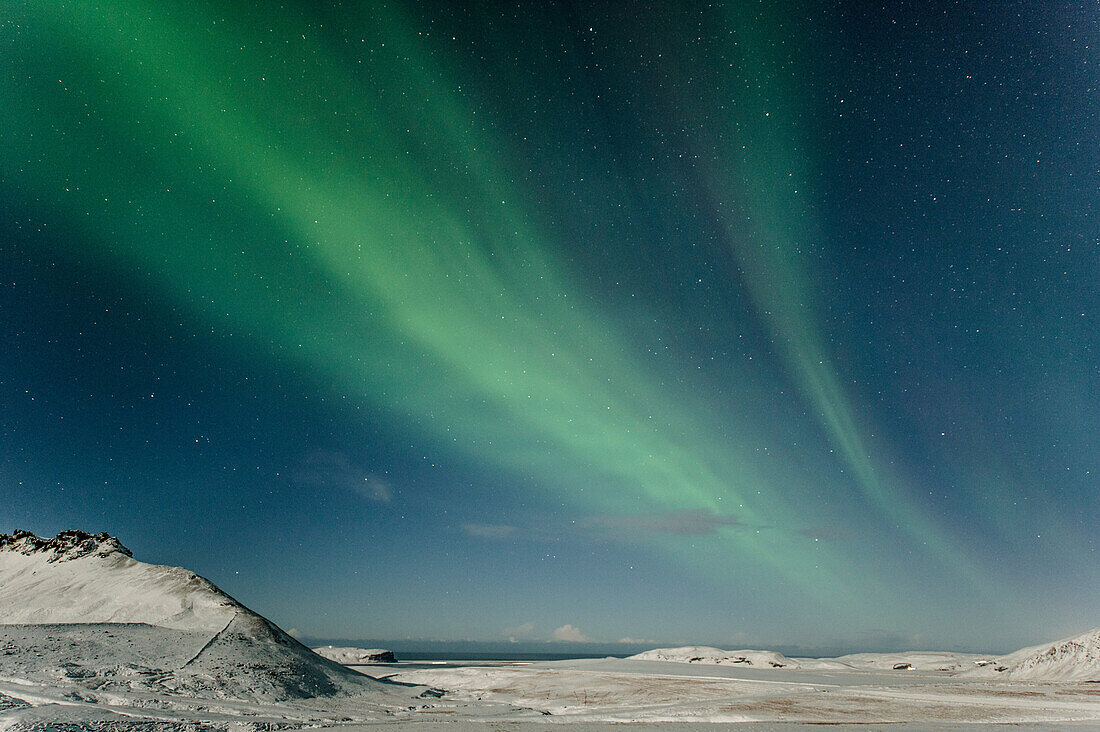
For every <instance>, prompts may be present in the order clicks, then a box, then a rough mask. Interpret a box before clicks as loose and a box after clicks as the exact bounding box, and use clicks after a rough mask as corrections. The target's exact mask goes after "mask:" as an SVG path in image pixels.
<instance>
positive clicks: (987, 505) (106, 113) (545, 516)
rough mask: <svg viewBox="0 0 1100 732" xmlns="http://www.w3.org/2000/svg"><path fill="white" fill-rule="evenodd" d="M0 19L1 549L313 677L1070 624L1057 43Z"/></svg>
mask: <svg viewBox="0 0 1100 732" xmlns="http://www.w3.org/2000/svg"><path fill="white" fill-rule="evenodd" d="M0 23H2V26H0V44H2V45H0V49H2V51H0V52H2V54H3V57H4V59H5V61H6V63H5V71H4V74H3V85H2V87H0V99H2V100H3V102H2V103H0V125H2V133H0V196H2V200H3V202H4V207H3V210H4V214H5V215H4V222H3V238H2V239H0V266H2V268H3V274H4V278H3V284H4V288H3V293H4V294H3V299H2V300H0V315H2V319H0V326H2V328H3V331H2V333H3V340H4V343H5V347H4V348H3V349H2V351H3V355H2V356H0V364H2V370H0V387H2V388H0V395H2V396H0V399H2V402H0V411H2V415H3V416H2V417H0V425H2V432H0V434H2V435H3V442H4V445H5V448H4V450H3V453H2V462H0V497H2V498H3V502H4V504H5V505H6V506H8V510H7V511H6V512H5V514H6V517H5V518H6V522H7V523H8V524H10V525H8V526H7V527H4V528H0V531H11V530H12V529H14V528H28V529H31V530H34V531H36V532H39V533H49V532H53V531H57V530H60V529H65V528H83V529H86V530H90V531H100V530H106V531H110V532H112V533H114V534H116V535H118V536H120V537H121V538H122V540H123V542H124V543H125V544H126V545H127V546H129V547H130V548H131V549H133V550H134V552H135V555H136V556H139V557H141V558H145V559H147V560H149V561H156V562H162V563H171V564H182V565H185V566H187V567H189V568H190V569H193V570H195V571H197V572H199V573H200V574H203V575H204V576H207V577H209V578H210V579H212V580H213V581H215V582H216V583H218V584H219V585H220V586H222V587H223V588H224V589H226V590H227V591H228V592H230V593H231V594H233V595H235V596H236V597H238V598H239V599H241V600H242V601H243V602H245V603H246V604H248V605H250V606H251V607H254V608H255V609H257V610H259V611H261V612H262V613H263V614H265V615H267V616H268V617H271V618H272V619H273V620H275V621H276V622H278V623H280V624H281V625H283V626H284V627H297V628H298V629H299V630H300V631H301V632H303V633H305V634H308V635H310V636H313V637H329V638H331V637H343V638H355V637H361V638H404V637H414V638H441V639H465V638H472V639H477V640H498V639H499V640H502V641H503V640H505V639H507V638H510V637H512V638H519V639H549V638H553V637H555V635H556V637H557V638H559V639H563V640H572V641H577V640H580V639H581V637H582V636H583V637H587V638H591V639H596V640H600V641H608V642H613V641H617V640H618V639H620V638H630V639H636V640H639V641H644V642H646V643H648V642H651V641H652V642H655V643H669V642H693V643H713V644H717V645H725V646H738V645H741V644H749V643H752V644H757V645H771V646H776V645H784V644H785V645H786V646H787V647H790V646H796V645H801V646H804V647H807V648H813V647H828V648H834V647H836V648H839V647H842V646H845V645H850V644H856V643H858V644H862V645H863V646H864V647H870V646H876V647H886V646H891V645H893V646H899V645H912V644H918V645H922V646H925V647H927V646H928V645H929V644H931V645H937V646H942V647H950V646H954V647H963V646H967V647H978V646H983V645H984V646H985V647H987V648H990V647H992V648H1005V649H1011V648H1014V647H1018V646H1021V645H1024V644H1025V643H1029V642H1038V641H1040V640H1046V639H1049V638H1050V637H1058V636H1060V635H1069V634H1071V633H1073V632H1079V631H1080V630H1083V629H1085V628H1088V627H1093V626H1095V625H1096V624H1097V622H1098V621H1097V618H1096V608H1097V607H1100V589H1098V588H1100V562H1098V561H1097V559H1098V557H1097V553H1096V539H1095V535H1096V534H1097V527H1098V525H1100V515H1098V509H1100V497H1098V490H1097V489H1098V487H1100V486H1098V483H1097V469H1098V466H1097V455H1098V454H1100V449H1098V446H1097V444H1096V437H1097V432H1098V424H1097V419H1096V414H1098V413H1100V400H1098V395H1100V391H1098V367H1097V361H1096V333H1097V332H1098V331H1100V329H1098V328H1097V325H1098V324H1097V304H1098V302H1097V301H1098V287H1097V285H1098V283H1100V258H1098V240H1097V235H1096V232H1097V231H1098V228H1097V225H1096V221H1095V217H1096V204H1097V190H1098V183H1100V173H1098V166H1097V160H1098V159H1100V156H1098V153H1100V149H1098V141H1100V113H1098V110H1097V104H1096V89H1097V82H1098V78H1097V70H1096V64H1095V60H1094V53H1093V51H1092V49H1095V48H1096V41H1097V32H1098V23H1100V16H1098V15H1097V13H1096V10H1095V8H1094V7H1093V8H1089V7H1088V5H1087V4H1084V3H1082V4H1080V5H1076V4H1058V5H1055V4H1034V3H1008V4H999V5H996V6H989V7H980V6H973V7H969V8H966V7H959V6H957V5H955V4H952V3H932V4H931V5H929V4H923V5H920V6H912V7H911V6H908V5H905V6H901V7H897V8H887V9H883V8H881V7H877V6H872V5H870V4H863V3H855V4H850V5H849V4H844V5H843V6H842V8H841V9H839V10H825V9H823V8H821V7H819V6H816V5H812V4H806V5H797V6H792V5H789V4H783V3H766V2H765V3H747V4H730V5H729V6H728V7H722V6H719V7H706V6H703V5H701V4H700V5H697V6H693V5H692V4H671V3H670V4H667V5H665V4H652V5H646V6H633V5H631V6H629V7H628V8H623V9H617V10H616V9H609V8H604V7H596V6H595V5H593V6H591V7H589V6H587V5H585V4H576V3H570V4H561V5H559V4H539V5H538V7H535V6H533V5H532V6H528V5H527V4H519V5H516V4H491V3H490V4H477V5H476V6H473V7H459V6H457V5H455V4H399V3H392V4H374V3H366V4H361V5H350V6H341V5H338V6H335V7H329V8H326V9H323V10H321V9H318V8H317V7H315V5H314V4H304V3H303V4H293V3H292V4H288V5H284V6H282V7H279V8H278V9H272V8H269V7H261V6H259V5H258V4H256V5H253V4H247V3H220V2H212V1H211V2H201V3H192V4H184V3H175V2H142V1H139V0H119V1H117V2H106V3H85V2H66V3H53V2H24V1H20V2H16V3H14V4H12V5H10V6H9V7H8V8H7V9H5V10H4V11H3V14H2V15H0ZM559 631H560V632H559Z"/></svg>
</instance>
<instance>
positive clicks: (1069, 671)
mask: <svg viewBox="0 0 1100 732" xmlns="http://www.w3.org/2000/svg"><path fill="white" fill-rule="evenodd" d="M630 659H631V660H637V661H670V662H674V663H705V664H718V665H723V666H743V667H751V668H764V669H767V668H776V669H778V668H785V669H802V670H814V671H825V670H830V669H832V670H845V669H848V670H856V671H899V672H904V671H935V672H945V673H959V674H962V675H964V676H981V677H998V678H1006V679H1018V680H1029V681H1100V628H1095V629H1093V630H1090V631H1089V632H1087V633H1083V634H1081V635H1079V636H1074V637H1073V638H1066V639H1065V640H1061V641H1057V642H1055V643H1045V644H1043V645H1038V646H1031V647H1029V648H1022V649H1020V650H1018V651H1016V652H1015V653H1010V654H1008V655H1007V656H1000V657H996V656H992V655H979V654H974V653H951V652H933V651H906V652H901V653H853V654H851V655H847V656H840V657H839V658H788V657H786V656H784V655H783V654H781V653H777V652H775V651H723V650H722V649H720V648H712V647H710V646H682V647H680V648H657V649H654V650H652V651H645V652H644V653H638V654H636V655H633V656H630Z"/></svg>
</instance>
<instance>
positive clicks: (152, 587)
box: [0, 531, 248, 631]
mask: <svg viewBox="0 0 1100 732" xmlns="http://www.w3.org/2000/svg"><path fill="white" fill-rule="evenodd" d="M0 587H2V588H3V592H2V593H0V623H3V624H6V625H10V624H16V623H35V624H39V623H148V624H149V625H157V626H160V627H163V628H175V629H177V630H197V631H218V630H221V629H222V628H224V627H225V626H226V625H228V624H229V621H230V620H232V619H233V617H234V616H236V615H237V614H238V613H241V612H246V613H247V612H248V611H247V610H246V609H245V608H244V607H243V606H242V605H241V604H240V603H238V602H237V601H236V600H234V599H233V598H231V597H230V596H229V595H226V594H225V593H224V592H222V591H221V590H219V589H218V588H217V587H215V586H214V585H213V584H212V583H210V582H209V581H207V580H205V579H203V578H202V577H199V576H198V575H196V574H195V573H194V572H189V571H187V570H186V569H183V568H181V567H166V566H160V565H155V564H146V563H144V562H139V561H137V560H135V559H134V558H133V556H132V555H131V553H130V550H128V549H127V548H126V547H124V546H122V544H120V543H119V541H118V539H115V538H114V537H112V536H108V535H107V534H88V533H85V532H83V531H63V532H61V533H60V534H58V535H57V536H56V537H54V538H52V539H44V538H39V537H37V536H35V535H34V534H32V533H30V532H27V531H16V532H15V533H14V534H11V535H10V536H9V535H7V534H0Z"/></svg>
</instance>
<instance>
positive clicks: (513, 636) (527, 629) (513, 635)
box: [504, 620, 535, 643]
mask: <svg viewBox="0 0 1100 732" xmlns="http://www.w3.org/2000/svg"><path fill="white" fill-rule="evenodd" d="M534 632H535V623H534V622H533V621H530V620H528V621H527V622H526V623H520V624H519V625H517V626H516V627H514V628H505V629H504V635H505V637H507V638H508V642H509V643H516V642H517V641H518V640H520V639H528V638H530V637H531V634H532V633H534Z"/></svg>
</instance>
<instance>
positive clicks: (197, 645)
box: [0, 532, 1100, 732]
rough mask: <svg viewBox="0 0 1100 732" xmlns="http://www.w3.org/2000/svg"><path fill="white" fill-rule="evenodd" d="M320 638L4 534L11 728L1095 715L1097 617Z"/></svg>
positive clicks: (109, 545) (154, 573)
mask: <svg viewBox="0 0 1100 732" xmlns="http://www.w3.org/2000/svg"><path fill="white" fill-rule="evenodd" d="M323 650H326V651H328V653H327V654H326V655H329V656H331V657H335V658H339V659H340V660H344V661H345V663H350V664H352V665H353V666H354V668H348V667H345V666H343V665H340V664H337V663H334V662H333V661H332V660H329V659H326V658H322V657H321V656H320V655H318V654H316V653H314V652H312V651H310V650H309V649H308V648H306V647H305V646H302V645H301V644H300V643H298V642H297V641H296V640H294V639H293V638H291V637H290V636H288V635H287V634H285V633H284V632H283V631H281V630H280V629H279V628H277V627H276V626H274V625H273V624H272V623H270V622H269V621H267V620H266V619H264V618H263V617H261V616H259V615H258V614H256V613H254V612H252V611H251V610H249V609H248V608H246V607H244V606H243V605H241V604H240V603H238V602H237V601H236V600H233V599H232V598H231V597H229V596H228V595H226V594H225V593H223V592H222V591H221V590H219V589H218V588H217V587H215V586H214V585H213V584H211V583H209V582H208V581H206V580H204V579H202V578H201V577H197V576H196V575H194V574H193V573H191V572H188V571H187V570H184V569H180V568H178V567H159V566H154V565H149V564H145V563H142V562H139V561H136V560H134V559H133V558H132V557H130V556H129V552H128V551H126V550H125V548H124V547H122V546H121V544H119V543H118V542H117V540H115V539H113V538H111V537H108V536H106V535H102V534H100V535H94V536H93V535H88V534H84V533H81V532H64V533H63V534H60V535H58V537H56V538H54V539H39V538H38V537H35V536H33V535H30V534H26V533H23V532H17V533H16V534H14V535H12V536H7V535H3V534H0V730H8V729H11V730H31V729H41V730H69V729H102V730H106V729H125V730H135V731H139V730H140V731H142V732H144V731H147V730H148V731H152V730H165V731H167V730H208V729H255V730H260V729H287V728H298V727H307V726H308V727H324V728H328V727H333V728H340V729H344V730H352V729H368V728H375V727H378V726H386V727H389V728H391V729H393V728H395V727H394V725H397V726H399V727H400V728H401V729H433V728H435V727H437V726H439V725H441V724H447V725H448V728H452V729H453V728H467V729H545V726H546V725H548V724H559V723H581V724H582V726H583V728H584V729H598V728H603V727H610V726H612V725H616V724H618V723H624V722H629V723H636V724H639V725H642V726H645V727H649V726H650V725H654V726H657V725H660V726H665V725H667V729H677V728H681V727H682V726H683V725H688V726H699V725H702V724H705V723H718V722H725V723H761V724H764V725H768V726H769V727H770V726H772V725H775V724H791V725H793V724H801V723H828V724H842V725H843V724H853V725H854V724H866V723H909V724H913V725H916V726H919V727H921V728H927V727H930V726H940V727H953V726H956V725H961V724H965V725H967V726H968V727H969V726H970V725H972V724H975V723H1005V724H1031V725H1037V726H1048V727H1049V725H1051V724H1057V725H1058V726H1059V727H1065V726H1070V725H1085V726H1098V725H1100V683H1097V682H1100V628H1098V629H1096V630H1093V631H1090V632H1089V633H1085V634H1083V635H1081V636H1078V637H1075V638H1070V639H1066V640H1064V641H1059V642H1057V643H1052V644H1046V645H1042V646H1035V647H1033V648H1026V649H1022V650H1020V651H1017V652H1016V653H1013V654H1009V655H1007V656H1003V657H995V656H980V655H973V654H954V653H923V652H913V653H898V654H855V655H850V656H843V657H840V658H835V659H803V658H787V657H786V656H783V655H782V654H778V653H775V652H771V651H754V650H739V651H724V650H721V649H717V648H709V647H700V646H689V647H684V648H668V649H658V650H654V651H647V652H646V653H643V654H639V655H637V656H634V657H632V658H627V659H612V658H608V659H594V660H577V661H555V662H540V663H504V662H502V663H496V664H494V663H478V664H462V663H448V664H442V665H424V664H415V663H397V664H393V663H388V664H383V665H364V661H370V660H371V658H372V656H371V654H372V653H375V651H372V650H370V649H367V650H364V649H355V648H337V649H323ZM359 671H365V674H364V673H359ZM750 726H751V725H750Z"/></svg>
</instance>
